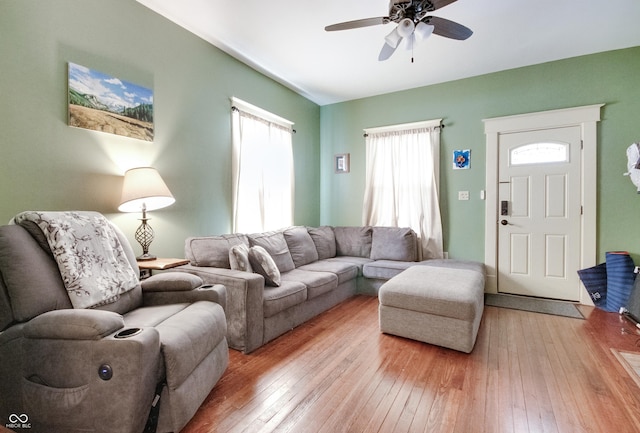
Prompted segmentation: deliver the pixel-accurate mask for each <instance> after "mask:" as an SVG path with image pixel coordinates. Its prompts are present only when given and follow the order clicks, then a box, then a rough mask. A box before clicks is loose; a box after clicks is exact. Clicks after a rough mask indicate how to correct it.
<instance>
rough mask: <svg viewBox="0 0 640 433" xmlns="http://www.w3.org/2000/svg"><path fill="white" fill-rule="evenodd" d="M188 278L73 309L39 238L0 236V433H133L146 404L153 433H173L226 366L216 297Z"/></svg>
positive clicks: (20, 230) (157, 278)
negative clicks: (10, 431)
mask: <svg viewBox="0 0 640 433" xmlns="http://www.w3.org/2000/svg"><path fill="white" fill-rule="evenodd" d="M98 215H99V214H98ZM112 227H113V228H114V230H115V232H116V234H117V237H118V239H119V240H120V243H121V244H122V248H123V250H124V253H125V254H126V260H127V261H128V262H129V263H130V265H131V267H132V268H133V270H134V271H135V272H136V273H138V274H136V276H137V275H139V269H138V266H137V264H136V259H135V255H134V252H133V250H132V249H131V246H130V245H129V243H128V242H127V240H126V238H125V237H124V236H123V235H122V233H121V232H120V231H119V230H118V229H117V228H115V226H112ZM194 277H195V276H192V275H188V274H184V273H170V272H164V273H161V274H158V275H154V276H152V277H150V278H148V279H146V280H143V281H142V283H139V282H138V283H137V284H135V287H134V288H133V289H131V290H129V291H127V292H126V293H123V294H121V295H120V296H119V298H118V299H117V300H115V301H114V302H110V303H105V305H101V306H97V307H93V308H83V309H79V308H73V306H72V303H71V301H70V297H69V294H68V290H67V288H66V286H65V282H64V281H63V278H62V276H61V272H60V269H59V266H58V263H57V262H56V259H54V255H53V254H52V252H51V249H50V247H49V245H48V244H47V241H46V239H45V238H43V235H42V231H41V230H40V228H39V227H38V226H37V225H35V224H33V223H30V222H25V223H21V224H20V225H6V226H1V227H0V425H2V426H3V427H4V426H7V427H9V428H14V429H16V431H22V430H18V429H22V428H29V430H28V431H32V432H77V431H82V432H90V431H91V432H142V431H143V430H145V425H147V420H148V418H149V414H150V413H153V412H152V404H153V403H154V402H157V403H158V404H159V411H158V412H157V414H154V416H153V417H152V418H153V419H157V431H162V432H178V431H180V429H182V428H183V427H184V426H185V425H186V424H187V422H188V421H189V420H190V419H191V418H192V417H193V415H194V414H195V412H196V410H197V409H198V407H199V406H200V405H201V404H202V402H203V401H204V399H205V398H206V397H207V395H208V394H209V393H210V391H211V390H212V389H213V387H214V385H215V384H216V383H217V382H218V380H219V379H220V377H221V376H222V374H223V373H224V371H225V370H226V368H227V365H228V360H229V351H228V347H227V341H226V338H225V335H226V320H225V314H224V310H223V307H224V303H225V288H224V286H221V285H215V286H202V280H201V279H200V278H199V277H195V278H194ZM156 394H159V395H160V399H159V400H158V399H157V397H156ZM156 407H157V405H156ZM150 425H153V423H151V424H150ZM147 428H148V425H147Z"/></svg>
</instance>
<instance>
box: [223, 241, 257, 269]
mask: <svg viewBox="0 0 640 433" xmlns="http://www.w3.org/2000/svg"><path fill="white" fill-rule="evenodd" d="M229 263H230V264H231V269H232V270H234V271H244V272H253V269H252V268H251V263H250V262H249V247H248V246H246V245H245V244H238V245H234V246H232V247H231V249H230V250H229Z"/></svg>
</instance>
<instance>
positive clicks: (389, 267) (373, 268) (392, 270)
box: [362, 260, 418, 280]
mask: <svg viewBox="0 0 640 433" xmlns="http://www.w3.org/2000/svg"><path fill="white" fill-rule="evenodd" d="M417 264H418V262H399V261H396V260H376V261H374V262H371V263H367V264H365V265H364V266H363V267H362V275H363V276H364V277H365V278H372V279H374V280H389V279H391V278H393V277H395V276H396V275H398V274H399V273H400V272H402V271H404V270H405V269H408V268H409V267H411V266H416V265H417Z"/></svg>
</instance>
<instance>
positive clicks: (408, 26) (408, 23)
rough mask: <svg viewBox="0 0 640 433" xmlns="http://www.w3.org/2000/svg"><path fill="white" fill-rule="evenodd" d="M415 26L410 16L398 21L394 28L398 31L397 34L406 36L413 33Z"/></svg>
mask: <svg viewBox="0 0 640 433" xmlns="http://www.w3.org/2000/svg"><path fill="white" fill-rule="evenodd" d="M415 28H416V26H415V24H413V20H412V19H411V18H405V19H403V20H402V21H400V22H399V23H398V27H397V28H396V30H397V31H398V34H399V35H400V36H402V37H403V38H406V37H407V36H409V35H410V34H412V33H413V31H414V30H415Z"/></svg>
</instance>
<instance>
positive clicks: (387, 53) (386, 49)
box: [378, 38, 402, 62]
mask: <svg viewBox="0 0 640 433" xmlns="http://www.w3.org/2000/svg"><path fill="white" fill-rule="evenodd" d="M400 42H402V38H400V40H399V41H398V44H397V45H396V46H395V47H392V46H391V45H389V44H387V43H386V42H385V43H384V45H383V46H382V49H381V50H380V54H379V55H378V61H380V62H383V61H385V60H387V59H388V58H389V57H391V56H392V55H393V53H395V52H396V49H398V47H399V46H400Z"/></svg>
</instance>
